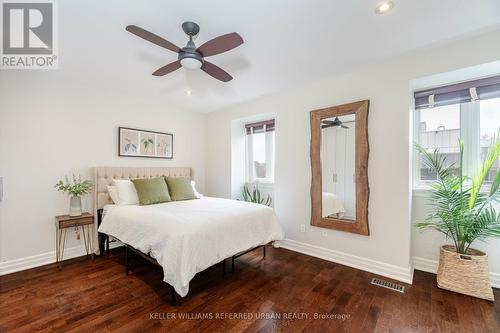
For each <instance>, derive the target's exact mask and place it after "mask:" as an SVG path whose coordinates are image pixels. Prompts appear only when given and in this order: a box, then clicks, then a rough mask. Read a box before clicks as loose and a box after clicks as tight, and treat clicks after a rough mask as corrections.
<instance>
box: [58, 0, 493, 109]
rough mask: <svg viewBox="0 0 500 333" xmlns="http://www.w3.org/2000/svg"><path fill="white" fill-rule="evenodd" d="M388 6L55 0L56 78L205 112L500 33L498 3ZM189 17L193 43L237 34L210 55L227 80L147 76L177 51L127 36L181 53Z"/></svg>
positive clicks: (294, 0) (327, 0) (321, 0)
mask: <svg viewBox="0 0 500 333" xmlns="http://www.w3.org/2000/svg"><path fill="white" fill-rule="evenodd" d="M394 2H395V3H396V6H395V8H394V10H393V11H392V12H390V13H388V14H386V15H375V13H374V8H375V5H376V4H377V3H378V1H376V0H348V1H346V0H343V1H340V0H309V1H306V0H273V1H269V0H253V1H236V0H219V1H215V0H214V1H206V0H182V1H181V0H178V1H164V0H163V1H160V0H157V1H152V0H150V1H127V2H125V1H119V0H107V1H102V0H87V1H76V0H68V1H59V2H58V7H59V8H58V10H59V45H60V52H59V54H60V56H59V71H62V72H60V73H59V74H60V75H65V76H73V77H74V78H75V79H78V80H83V82H92V83H93V84H96V85H100V84H102V85H103V86H104V85H106V87H107V88H108V89H116V90H120V91H123V92H125V93H127V94H129V93H130V94H140V95H141V96H148V98H157V97H158V98H159V97H161V100H163V101H168V107H172V108H176V109H185V110H193V111H198V112H210V111H214V110H218V109H221V108H225V107H228V106H231V105H234V104H238V103H242V102H244V101H248V100H251V99H254V98H256V97H258V96H262V95H266V94H271V93H273V92H276V91H280V90H283V89H286V88H288V87H290V86H292V85H297V84H301V83H303V82H306V81H311V80H316V79H318V78H320V77H323V76H327V75H332V74H335V73H338V72H340V71H346V70H350V69H353V68H355V67H356V66H359V65H363V64H368V63H373V62H376V61H379V60H380V59H381V58H383V57H386V56H391V55H396V54H399V53H402V52H407V51H409V50H412V49H415V48H420V47H424V46H426V45H429V44H435V43H437V42H442V41H446V40H449V39H454V38H457V37H459V36H462V35H468V34H474V33H479V32H483V31H488V30H493V29H495V28H498V27H499V26H500V1H498V0H439V1H436V0H418V1H417V0H413V1H412V0H394ZM186 20H192V21H195V22H197V23H198V24H199V25H200V27H201V31H200V34H199V37H198V39H197V40H196V41H195V42H196V44H197V45H201V44H202V43H203V42H205V41H207V40H209V39H211V38H213V37H216V36H218V35H221V34H225V33H228V32H233V31H236V32H238V33H239V34H240V35H241V36H242V37H243V39H244V40H245V43H244V44H243V45H242V46H240V47H238V48H236V49H234V50H232V51H229V52H227V53H225V54H221V55H217V56H213V57H210V58H208V59H209V61H211V62H213V63H214V64H216V65H218V66H220V67H222V68H223V69H225V70H226V71H227V72H229V73H230V74H231V75H232V76H233V77H234V79H233V80H232V81H230V82H229V83H222V82H219V81H217V80H215V79H213V78H211V77H209V76H208V75H207V74H205V73H204V72H202V71H201V70H198V71H188V70H186V69H184V68H181V69H179V70H177V71H176V72H174V73H172V74H169V75H167V76H164V77H154V76H152V75H151V73H152V72H153V71H155V70H156V69H158V68H159V67H162V66H163V65H165V64H167V63H169V62H172V61H175V60H176V54H175V53H173V52H170V51H168V50H166V49H163V48H161V47H158V46H155V45H153V44H151V43H149V42H146V41H144V40H141V39H140V38H137V37H136V36H134V35H132V34H130V33H128V32H126V31H125V26H126V25H128V24H135V25H138V26H140V27H142V28H144V29H147V30H149V31H151V32H153V33H156V34H158V35H160V36H162V37H165V38H166V39H168V40H169V41H171V42H173V43H174V44H177V45H178V46H180V47H183V46H184V45H185V43H186V42H187V39H186V37H185V35H184V33H183V32H182V29H181V24H182V22H183V21H186ZM188 89H189V90H192V94H191V95H187V94H186V93H185V92H186V90H188Z"/></svg>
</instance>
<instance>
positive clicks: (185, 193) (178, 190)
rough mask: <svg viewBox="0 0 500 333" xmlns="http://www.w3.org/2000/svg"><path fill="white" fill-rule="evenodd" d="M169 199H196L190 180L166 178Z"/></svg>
mask: <svg viewBox="0 0 500 333" xmlns="http://www.w3.org/2000/svg"><path fill="white" fill-rule="evenodd" d="M166 181H167V185H168V191H169V192H170V197H171V198H172V200H174V201H179V200H191V199H196V195H195V194H194V191H193V186H191V179H189V178H182V177H166Z"/></svg>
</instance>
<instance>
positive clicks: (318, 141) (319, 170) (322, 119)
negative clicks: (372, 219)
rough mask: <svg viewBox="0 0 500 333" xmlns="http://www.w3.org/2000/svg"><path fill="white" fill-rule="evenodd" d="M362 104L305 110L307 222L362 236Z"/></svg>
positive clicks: (365, 131) (364, 111)
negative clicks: (308, 148)
mask: <svg viewBox="0 0 500 333" xmlns="http://www.w3.org/2000/svg"><path fill="white" fill-rule="evenodd" d="M368 108H369V101H360V102H354V103H349V104H344V105H338V106H333V107H329V108H325V109H320V110H314V111H311V169H312V183H311V204H312V205H311V207H312V214H311V224H312V225H314V226H317V227H323V228H330V229H336V230H341V231H346V232H353V233H358V234H362V235H368V234H369V229H368V199H369V186H368V153H369V146H368Z"/></svg>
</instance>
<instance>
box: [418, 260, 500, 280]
mask: <svg viewBox="0 0 500 333" xmlns="http://www.w3.org/2000/svg"><path fill="white" fill-rule="evenodd" d="M438 264H439V262H438V261H437V260H431V259H426V258H421V257H413V266H414V267H415V269H418V270H419V271H424V272H428V273H433V274H436V273H437V269H438ZM490 280H491V286H492V287H494V288H500V273H494V272H490Z"/></svg>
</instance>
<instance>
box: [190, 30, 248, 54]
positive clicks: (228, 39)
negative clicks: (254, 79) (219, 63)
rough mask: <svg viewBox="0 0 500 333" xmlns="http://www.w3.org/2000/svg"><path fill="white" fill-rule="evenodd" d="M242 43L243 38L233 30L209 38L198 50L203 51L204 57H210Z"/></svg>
mask: <svg viewBox="0 0 500 333" xmlns="http://www.w3.org/2000/svg"><path fill="white" fill-rule="evenodd" d="M241 44H243V38H241V36H240V35H238V34H237V33H236V32H232V33H230V34H226V35H222V36H219V37H215V38H214V39H211V40H209V41H208V42H206V43H205V44H203V45H202V46H200V47H199V48H198V49H196V51H198V52H199V53H201V55H202V56H203V57H209V56H213V55H216V54H220V53H223V52H226V51H229V50H232V49H234V48H235V47H237V46H240V45H241Z"/></svg>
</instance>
